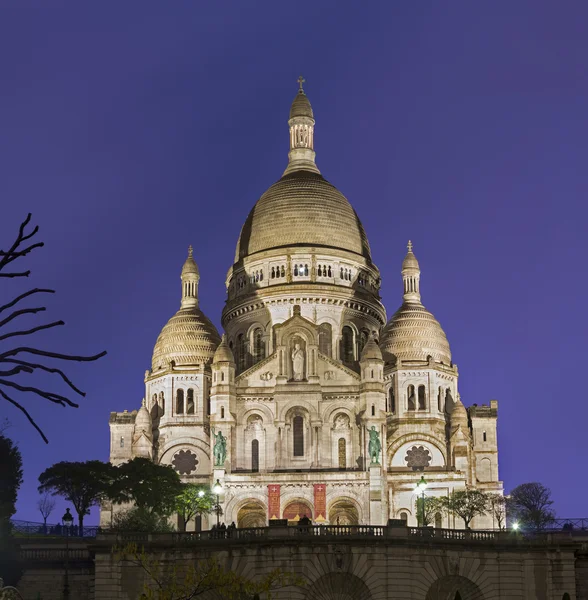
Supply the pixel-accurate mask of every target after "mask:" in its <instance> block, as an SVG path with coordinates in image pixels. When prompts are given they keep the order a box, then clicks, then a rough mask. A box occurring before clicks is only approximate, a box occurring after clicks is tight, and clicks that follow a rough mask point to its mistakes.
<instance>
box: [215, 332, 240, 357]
mask: <svg viewBox="0 0 588 600" xmlns="http://www.w3.org/2000/svg"><path fill="white" fill-rule="evenodd" d="M212 362H213V363H215V364H216V363H220V362H228V363H233V364H234V363H235V357H234V356H233V352H232V350H231V349H230V348H229V344H227V336H226V335H225V334H224V333H223V337H222V339H221V343H220V345H219V347H218V348H217V349H216V352H215V353H214V357H213V359H212Z"/></svg>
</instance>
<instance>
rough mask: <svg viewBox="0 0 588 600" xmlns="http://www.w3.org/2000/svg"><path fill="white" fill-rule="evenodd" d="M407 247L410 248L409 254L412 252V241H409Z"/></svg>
mask: <svg viewBox="0 0 588 600" xmlns="http://www.w3.org/2000/svg"><path fill="white" fill-rule="evenodd" d="M406 247H407V248H408V251H409V252H412V242H411V241H410V240H408V244H407V245H406Z"/></svg>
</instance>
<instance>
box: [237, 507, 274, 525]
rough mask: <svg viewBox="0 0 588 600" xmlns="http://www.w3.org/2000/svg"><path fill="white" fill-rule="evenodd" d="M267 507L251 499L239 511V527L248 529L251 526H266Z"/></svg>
mask: <svg viewBox="0 0 588 600" xmlns="http://www.w3.org/2000/svg"><path fill="white" fill-rule="evenodd" d="M266 526H267V519H266V517H265V508H264V507H263V506H262V505H261V503H259V502H256V501H255V500H250V501H249V502H247V503H246V504H244V505H243V506H242V507H241V508H240V509H239V512H238V513H237V527H239V529H248V528H250V527H266Z"/></svg>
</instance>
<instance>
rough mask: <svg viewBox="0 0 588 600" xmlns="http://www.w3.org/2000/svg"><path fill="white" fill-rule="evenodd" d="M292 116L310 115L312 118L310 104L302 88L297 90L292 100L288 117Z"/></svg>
mask: <svg viewBox="0 0 588 600" xmlns="http://www.w3.org/2000/svg"><path fill="white" fill-rule="evenodd" d="M294 117H310V118H311V119H313V118H314V115H313V114H312V106H311V105H310V100H309V99H308V97H307V96H306V94H305V93H304V90H298V93H297V94H296V97H295V98H294V101H293V102H292V106H291V107H290V118H291V119H293V118H294Z"/></svg>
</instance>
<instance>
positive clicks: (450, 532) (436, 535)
mask: <svg viewBox="0 0 588 600" xmlns="http://www.w3.org/2000/svg"><path fill="white" fill-rule="evenodd" d="M502 533H505V532H502ZM500 534H501V532H499V531H476V530H471V529H467V530H466V529H438V528H433V527H409V528H408V535H409V537H419V538H432V539H436V540H460V541H464V540H467V541H473V542H493V541H495V540H497V539H498V537H499V535H500Z"/></svg>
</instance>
